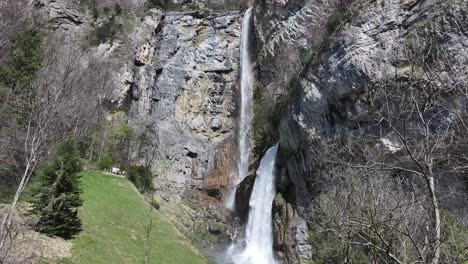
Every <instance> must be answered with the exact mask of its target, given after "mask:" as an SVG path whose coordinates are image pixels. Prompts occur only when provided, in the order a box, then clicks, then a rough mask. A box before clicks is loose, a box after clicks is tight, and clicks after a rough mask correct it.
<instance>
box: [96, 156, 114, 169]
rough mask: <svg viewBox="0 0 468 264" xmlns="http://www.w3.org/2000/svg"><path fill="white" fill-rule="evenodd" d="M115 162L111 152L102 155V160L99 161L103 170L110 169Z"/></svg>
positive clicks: (99, 165)
mask: <svg viewBox="0 0 468 264" xmlns="http://www.w3.org/2000/svg"><path fill="white" fill-rule="evenodd" d="M113 163H114V162H113V161H112V157H111V156H110V155H109V154H107V153H106V154H104V156H102V158H101V160H100V161H99V162H98V167H99V169H101V170H109V169H110V168H111V167H112V164H113Z"/></svg>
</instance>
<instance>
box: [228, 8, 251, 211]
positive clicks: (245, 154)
mask: <svg viewBox="0 0 468 264" xmlns="http://www.w3.org/2000/svg"><path fill="white" fill-rule="evenodd" d="M251 14H252V8H249V9H247V11H245V14H244V18H243V20H242V36H241V47H240V65H241V107H240V116H239V125H238V126H239V136H238V142H237V144H238V150H237V174H236V175H233V177H232V178H231V190H230V191H229V193H228V195H227V198H226V200H225V204H226V207H227V208H229V209H231V210H234V209H235V197H236V187H237V185H238V184H239V183H240V182H241V181H242V180H244V178H245V177H246V176H247V174H248V172H249V154H250V150H251V145H252V142H251V140H250V136H249V134H250V131H251V128H252V116H253V110H252V97H253V89H252V64H251V62H250V50H249V39H250V17H251Z"/></svg>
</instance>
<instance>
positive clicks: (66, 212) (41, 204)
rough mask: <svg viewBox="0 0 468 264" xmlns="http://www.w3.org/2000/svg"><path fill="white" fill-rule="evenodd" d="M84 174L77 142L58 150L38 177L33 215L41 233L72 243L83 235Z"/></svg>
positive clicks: (66, 143)
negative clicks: (81, 208)
mask: <svg viewBox="0 0 468 264" xmlns="http://www.w3.org/2000/svg"><path fill="white" fill-rule="evenodd" d="M80 170H81V164H80V158H79V152H78V148H77V145H76V142H75V141H73V140H69V141H66V142H65V143H62V144H60V145H58V146H57V148H56V149H55V151H54V153H53V155H52V159H51V160H50V161H49V162H48V163H47V164H46V165H45V166H44V167H43V168H42V169H41V171H40V173H39V177H40V178H39V181H40V187H39V188H38V189H37V190H36V191H35V198H36V199H35V201H34V205H33V208H32V211H31V212H32V214H33V215H35V216H36V217H37V224H36V225H35V229H36V230H37V231H39V232H41V233H44V234H47V235H50V236H58V237H62V238H64V239H70V238H72V237H74V236H75V235H76V234H78V233H79V232H80V231H81V221H80V219H79V217H78V214H77V213H78V208H77V207H79V206H80V205H81V204H82V200H81V198H80V188H79V183H80V178H79V175H78V173H79V172H80Z"/></svg>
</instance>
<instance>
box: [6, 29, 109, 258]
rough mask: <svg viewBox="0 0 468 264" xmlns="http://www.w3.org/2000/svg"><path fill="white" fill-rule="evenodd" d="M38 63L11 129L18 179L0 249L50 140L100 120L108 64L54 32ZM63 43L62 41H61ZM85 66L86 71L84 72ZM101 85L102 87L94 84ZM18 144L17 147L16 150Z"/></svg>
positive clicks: (73, 133)
mask: <svg viewBox="0 0 468 264" xmlns="http://www.w3.org/2000/svg"><path fill="white" fill-rule="evenodd" d="M47 41H48V42H47V44H46V45H45V47H47V49H46V50H45V52H44V53H45V56H44V58H45V59H44V61H43V65H42V68H41V70H40V72H39V73H38V75H37V78H36V81H35V83H34V88H35V91H36V92H35V96H34V98H31V100H32V103H31V107H29V108H26V110H27V112H26V113H23V114H25V115H27V117H28V119H27V124H26V127H25V128H23V127H21V126H20V125H18V126H15V127H13V128H12V129H11V131H10V132H11V133H10V136H11V138H12V139H13V140H11V142H10V145H9V147H10V149H11V151H12V152H14V153H20V155H22V157H23V158H22V160H19V161H18V164H19V165H20V169H21V171H22V172H21V175H20V177H19V178H20V180H19V184H18V186H17V189H16V192H15V195H14V198H13V201H12V203H11V205H10V207H9V209H8V211H7V213H6V214H5V216H4V217H3V219H2V222H1V226H0V251H1V250H3V249H4V248H5V245H6V243H7V242H8V239H9V238H10V234H11V226H12V222H13V220H14V218H15V215H16V208H17V205H18V202H19V199H20V196H21V194H22V193H23V191H24V189H25V188H26V186H27V184H28V182H29V180H30V179H31V177H32V176H33V174H34V172H35V169H36V168H37V166H38V165H39V164H40V162H41V161H43V160H44V159H45V158H46V157H47V154H48V150H49V149H50V147H51V146H53V145H54V144H56V143H58V142H60V141H62V140H64V139H65V138H67V137H78V136H80V135H81V134H82V133H87V132H86V130H87V129H89V128H93V127H96V126H98V125H99V124H100V122H101V120H102V119H100V118H102V112H103V109H102V105H101V104H100V100H101V99H102V98H103V97H105V96H107V95H108V92H109V90H110V89H109V86H110V85H109V79H110V72H109V71H111V68H109V69H104V68H103V67H102V68H100V67H99V66H97V67H98V68H97V69H96V68H95V67H96V66H93V64H92V62H90V61H89V60H86V58H84V57H83V54H82V52H81V50H80V49H79V47H74V46H73V45H72V44H70V42H68V43H69V44H68V45H63V44H64V40H63V39H61V38H58V37H56V36H54V35H51V36H48V37H47ZM65 43H66V42H65ZM86 66H89V68H90V71H91V70H94V72H93V73H91V72H87V67H86ZM100 86H102V87H100ZM18 143H21V146H22V148H21V149H18Z"/></svg>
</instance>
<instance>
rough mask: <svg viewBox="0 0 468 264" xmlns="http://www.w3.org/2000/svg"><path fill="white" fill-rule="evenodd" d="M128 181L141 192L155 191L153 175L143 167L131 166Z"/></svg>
mask: <svg viewBox="0 0 468 264" xmlns="http://www.w3.org/2000/svg"><path fill="white" fill-rule="evenodd" d="M126 173H127V179H128V180H129V181H131V182H132V183H133V184H134V185H135V187H137V188H138V190H140V191H141V192H147V191H150V190H152V189H153V174H152V172H151V170H149V169H146V168H145V166H142V165H130V166H128V167H127V171H126Z"/></svg>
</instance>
